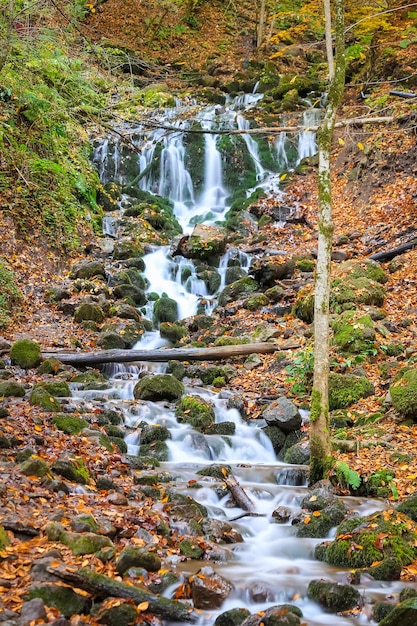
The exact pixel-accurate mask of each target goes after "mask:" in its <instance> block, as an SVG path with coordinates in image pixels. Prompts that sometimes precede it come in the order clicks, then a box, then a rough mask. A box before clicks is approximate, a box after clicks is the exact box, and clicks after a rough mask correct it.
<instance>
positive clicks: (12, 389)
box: [0, 380, 26, 398]
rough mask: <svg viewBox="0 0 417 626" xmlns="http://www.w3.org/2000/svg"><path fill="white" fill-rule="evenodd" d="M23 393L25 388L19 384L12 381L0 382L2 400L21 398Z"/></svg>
mask: <svg viewBox="0 0 417 626" xmlns="http://www.w3.org/2000/svg"><path fill="white" fill-rule="evenodd" d="M25 393H26V392H25V388H24V387H23V385H20V384H19V383H15V382H13V381H12V380H5V381H2V382H0V396H2V397H4V398H10V397H14V398H23V396H24V395H25Z"/></svg>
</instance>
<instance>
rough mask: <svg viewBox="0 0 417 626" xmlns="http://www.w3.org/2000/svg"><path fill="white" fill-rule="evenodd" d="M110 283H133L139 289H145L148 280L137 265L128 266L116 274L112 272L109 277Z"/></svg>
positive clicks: (114, 284) (113, 284)
mask: <svg viewBox="0 0 417 626" xmlns="http://www.w3.org/2000/svg"><path fill="white" fill-rule="evenodd" d="M110 285H111V286H113V287H114V286H117V285H134V286H135V287H138V288H139V289H142V290H145V289H146V288H147V286H148V281H147V279H146V278H145V276H144V275H143V274H142V272H141V271H140V270H139V269H138V268H137V267H128V268H127V269H125V270H122V271H121V272H118V273H117V274H113V276H112V277H111V279H110Z"/></svg>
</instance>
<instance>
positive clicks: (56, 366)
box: [38, 356, 65, 375]
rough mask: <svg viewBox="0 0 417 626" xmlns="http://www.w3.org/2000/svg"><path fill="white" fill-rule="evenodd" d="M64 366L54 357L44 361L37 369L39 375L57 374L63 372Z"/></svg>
mask: <svg viewBox="0 0 417 626" xmlns="http://www.w3.org/2000/svg"><path fill="white" fill-rule="evenodd" d="M64 369H65V366H64V364H63V363H61V361H59V360H58V359H56V358H55V357H54V356H51V357H49V359H45V360H44V361H43V362H42V363H41V364H40V366H39V367H38V372H39V374H52V375H55V374H58V373H59V372H62V371H64Z"/></svg>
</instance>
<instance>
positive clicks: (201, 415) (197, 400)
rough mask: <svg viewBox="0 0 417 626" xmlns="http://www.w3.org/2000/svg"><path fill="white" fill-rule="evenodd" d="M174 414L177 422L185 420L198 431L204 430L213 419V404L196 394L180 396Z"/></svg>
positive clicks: (211, 423)
mask: <svg viewBox="0 0 417 626" xmlns="http://www.w3.org/2000/svg"><path fill="white" fill-rule="evenodd" d="M175 415H176V418H177V419H178V421H179V422H186V423H187V424H190V425H191V426H192V427H193V428H194V429H195V430H198V431H199V432H206V431H207V429H208V428H210V427H211V426H213V424H214V421H215V417H214V409H213V406H212V405H211V404H210V403H209V402H207V401H206V400H204V399H203V398H202V397H201V396H198V395H188V396H184V397H183V398H181V402H180V403H179V405H178V407H177V410H176V411H175Z"/></svg>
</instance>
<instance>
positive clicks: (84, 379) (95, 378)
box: [71, 370, 108, 385]
mask: <svg viewBox="0 0 417 626" xmlns="http://www.w3.org/2000/svg"><path fill="white" fill-rule="evenodd" d="M107 380H108V378H107V376H105V374H103V373H102V372H99V371H98V370H87V371H86V372H82V373H81V374H76V375H75V376H73V377H72V378H71V382H72V383H82V384H83V385H85V384H88V383H95V382H99V383H104V382H106V381H107Z"/></svg>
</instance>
